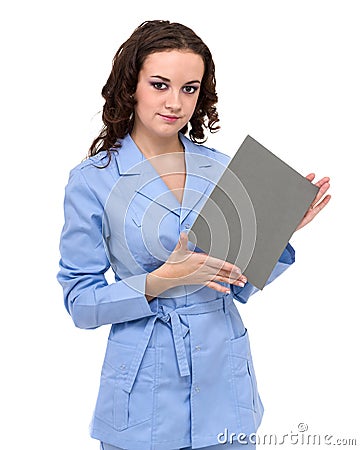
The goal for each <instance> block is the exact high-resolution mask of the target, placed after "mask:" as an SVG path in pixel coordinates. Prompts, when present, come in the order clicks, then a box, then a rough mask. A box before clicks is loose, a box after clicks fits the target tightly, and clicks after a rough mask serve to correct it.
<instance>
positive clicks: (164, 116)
mask: <svg viewBox="0 0 360 450" xmlns="http://www.w3.org/2000/svg"><path fill="white" fill-rule="evenodd" d="M159 116H160V117H161V118H162V119H164V120H165V121H166V122H176V121H177V120H178V119H180V117H179V116H173V115H171V114H170V115H168V114H159Z"/></svg>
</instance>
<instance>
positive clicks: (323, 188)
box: [295, 173, 331, 231]
mask: <svg viewBox="0 0 360 450" xmlns="http://www.w3.org/2000/svg"><path fill="white" fill-rule="evenodd" d="M306 178H307V179H308V180H309V181H311V182H313V181H314V178H315V174H314V173H309V175H307V176H306ZM329 181H330V178H329V177H324V178H322V179H321V180H320V181H318V182H317V183H315V186H318V187H319V188H320V189H319V191H318V193H317V195H316V197H315V198H314V201H313V202H312V203H311V205H310V207H309V209H308V210H307V211H306V213H305V215H304V217H303V218H302V220H301V222H300V223H299V225H298V226H297V228H296V230H295V231H297V230H300V228H302V227H304V226H305V225H307V224H308V223H310V222H311V221H312V220H313V219H314V217H316V216H317V215H318V214H319V212H320V211H321V210H322V209H323V208H325V206H326V205H327V204H328V203H329V201H330V198H331V195H326V196H325V197H324V195H325V193H326V192H327V190H328V189H329V187H330V184H329Z"/></svg>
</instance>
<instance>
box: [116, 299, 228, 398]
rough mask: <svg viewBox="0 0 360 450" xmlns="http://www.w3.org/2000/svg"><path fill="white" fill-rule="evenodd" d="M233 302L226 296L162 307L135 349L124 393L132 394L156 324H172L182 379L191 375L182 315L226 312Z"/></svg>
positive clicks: (151, 317) (152, 318)
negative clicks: (167, 307)
mask: <svg viewBox="0 0 360 450" xmlns="http://www.w3.org/2000/svg"><path fill="white" fill-rule="evenodd" d="M229 301H232V298H231V296H230V295H225V296H224V297H222V298H218V299H216V300H212V301H209V302H205V303H196V304H194V305H189V306H181V307H180V308H176V309H172V310H170V311H168V312H165V310H164V307H163V306H160V308H161V310H160V311H158V312H157V313H156V314H155V315H154V316H150V318H149V319H148V322H147V324H146V326H145V329H144V334H143V335H142V337H141V339H140V341H139V342H138V345H137V346H136V349H135V354H134V357H133V359H132V361H131V364H130V368H129V372H128V375H127V378H126V381H125V383H124V387H123V389H124V391H125V392H128V393H130V392H131V389H132V387H133V384H134V382H135V379H136V376H137V373H138V370H139V368H140V364H141V361H142V359H143V357H144V354H145V351H146V349H147V346H148V344H149V341H150V338H151V334H152V332H153V329H154V326H155V322H156V321H157V320H161V321H163V322H165V323H167V322H170V323H171V330H172V335H173V339H174V344H175V352H176V359H177V363H178V367H179V372H180V376H181V377H185V376H187V375H190V369H189V363H188V360H187V357H186V349H185V344H184V339H183V335H184V334H183V327H184V325H183V324H182V323H181V322H180V316H181V315H194V314H207V313H211V312H214V311H218V310H221V309H223V310H224V312H225V311H226V309H227V303H228V302H229Z"/></svg>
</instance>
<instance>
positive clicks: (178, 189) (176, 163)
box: [150, 152, 186, 204]
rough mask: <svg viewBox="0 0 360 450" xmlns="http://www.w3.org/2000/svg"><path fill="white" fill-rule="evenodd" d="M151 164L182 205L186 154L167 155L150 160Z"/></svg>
mask: <svg viewBox="0 0 360 450" xmlns="http://www.w3.org/2000/svg"><path fill="white" fill-rule="evenodd" d="M150 162H151V164H152V166H153V167H154V168H155V170H156V171H157V173H158V174H159V175H160V177H161V178H162V180H163V181H164V183H165V184H166V185H167V187H168V188H169V189H170V190H171V192H172V193H173V194H174V195H175V197H176V199H177V200H178V202H179V203H180V204H181V203H182V199H183V194H184V186H185V178H186V167H185V153H184V152H175V153H166V154H164V155H161V156H156V157H155V158H150Z"/></svg>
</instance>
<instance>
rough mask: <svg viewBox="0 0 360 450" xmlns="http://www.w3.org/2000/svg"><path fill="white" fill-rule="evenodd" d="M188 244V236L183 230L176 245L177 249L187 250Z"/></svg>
mask: <svg viewBox="0 0 360 450" xmlns="http://www.w3.org/2000/svg"><path fill="white" fill-rule="evenodd" d="M187 246H188V236H187V234H186V233H184V232H183V231H182V232H181V233H180V237H179V241H178V243H177V245H176V247H175V250H180V249H181V250H187V249H188V248H187Z"/></svg>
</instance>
